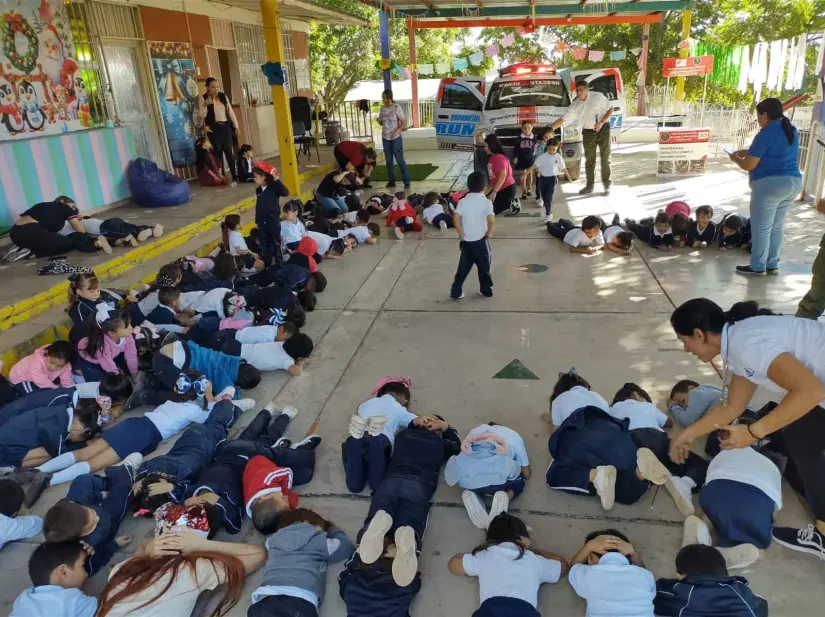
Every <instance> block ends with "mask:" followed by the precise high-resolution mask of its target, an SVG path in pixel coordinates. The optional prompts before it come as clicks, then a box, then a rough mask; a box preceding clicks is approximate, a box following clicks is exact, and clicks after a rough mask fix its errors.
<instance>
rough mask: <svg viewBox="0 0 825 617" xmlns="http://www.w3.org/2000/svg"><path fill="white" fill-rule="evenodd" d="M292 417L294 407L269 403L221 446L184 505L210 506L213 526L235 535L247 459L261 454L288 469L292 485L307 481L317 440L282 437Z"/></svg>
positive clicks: (241, 514) (240, 519)
mask: <svg viewBox="0 0 825 617" xmlns="http://www.w3.org/2000/svg"><path fill="white" fill-rule="evenodd" d="M296 415H298V410H297V409H295V408H294V407H284V408H283V409H278V408H276V407H275V404H274V402H273V401H270V402H269V403H268V404H267V405H266V407H264V408H263V409H262V410H261V411H260V412H258V415H257V416H255V418H254V419H253V420H252V422H250V423H249V426H247V427H246V428H245V429H244V430H243V432H242V433H241V434H240V435H239V436H238V438H237V439H233V440H232V441H228V442H226V443H225V444H224V445H223V446H222V447H221V449H220V453H219V454H218V457H217V458H216V459H215V460H214V462H212V464H211V465H209V467H207V468H206V470H205V471H204V472H203V473H202V474H201V476H200V477H199V478H198V479H197V481H195V482H194V483H192V484H191V485H190V486H189V489H188V490H187V492H186V496H187V499H186V502H185V503H186V505H194V504H198V503H200V504H207V505H208V506H211V507H214V508H215V511H216V515H217V516H216V524H223V526H224V528H225V529H226V531H227V532H228V533H232V534H235V533H238V532H239V531H240V530H241V526H242V525H243V519H244V516H245V508H244V499H243V474H244V469H245V468H246V463H247V462H248V461H249V460H251V459H252V458H254V457H256V456H258V455H262V456H264V457H266V458H268V459H269V460H270V461H272V462H273V463H274V464H275V465H277V466H278V467H281V468H287V469H289V470H290V471H291V472H292V482H293V485H294V486H301V485H302V484H306V483H307V482H309V481H310V480H311V479H312V474H313V473H314V471H315V448H317V447H318V445H319V444H320V443H321V438H320V437H318V436H317V435H310V436H308V437H306V438H304V439H302V440H301V441H299V442H298V443H296V444H292V443H291V442H290V440H289V439H285V438H283V434H284V432H285V431H286V429H287V426H288V425H289V423H290V422H291V421H292V420H293V419H294V418H295V416H296ZM290 446H291V447H290Z"/></svg>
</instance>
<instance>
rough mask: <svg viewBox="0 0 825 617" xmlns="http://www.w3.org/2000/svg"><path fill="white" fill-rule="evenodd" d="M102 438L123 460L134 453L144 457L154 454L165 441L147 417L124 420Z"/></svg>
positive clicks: (108, 430)
mask: <svg viewBox="0 0 825 617" xmlns="http://www.w3.org/2000/svg"><path fill="white" fill-rule="evenodd" d="M100 437H101V439H103V441H105V442H106V443H107V444H109V447H110V448H111V449H112V450H114V451H115V452H117V455H118V456H119V457H120V459H121V460H123V459H124V458H126V457H127V456H129V455H130V454H132V453H133V452H140V453H141V454H144V455H145V454H149V453H151V452H154V450H155V448H157V447H158V445H160V442H161V441H163V437H162V436H161V434H160V431H159V430H158V427H156V426H155V425H154V423H153V422H152V421H151V420H150V419H149V418H146V417H140V418H127V419H126V420H122V421H120V422H118V423H117V424H115V425H114V426H113V427H112V428H108V429H106V430H105V431H103V432H102V433H101V434H100Z"/></svg>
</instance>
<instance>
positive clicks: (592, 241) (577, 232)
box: [564, 227, 604, 246]
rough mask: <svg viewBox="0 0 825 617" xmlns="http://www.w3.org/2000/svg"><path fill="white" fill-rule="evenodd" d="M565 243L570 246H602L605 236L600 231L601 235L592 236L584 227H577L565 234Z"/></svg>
mask: <svg viewBox="0 0 825 617" xmlns="http://www.w3.org/2000/svg"><path fill="white" fill-rule="evenodd" d="M564 243H565V244H569V245H570V246H601V245H603V244H604V236H603V235H602V232H599V235H597V236H595V237H593V238H591V237H589V236H588V235H587V234H586V233H584V230H583V229H581V228H579V227H576V229H571V230H570V231H568V232H567V233H566V234H564Z"/></svg>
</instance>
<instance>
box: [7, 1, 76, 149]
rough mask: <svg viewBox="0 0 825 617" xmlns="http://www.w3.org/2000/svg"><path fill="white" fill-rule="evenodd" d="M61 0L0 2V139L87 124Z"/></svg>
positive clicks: (73, 128)
mask: <svg viewBox="0 0 825 617" xmlns="http://www.w3.org/2000/svg"><path fill="white" fill-rule="evenodd" d="M75 58H76V56H75V46H74V42H73V41H72V33H71V28H70V26H69V21H68V18H67V16H66V8H65V6H64V5H63V0H0V141H6V140H13V139H25V138H28V137H35V136H39V135H48V134H55V133H67V132H69V131H77V130H81V129H86V128H89V127H90V126H92V116H91V112H90V110H89V97H88V93H87V90H86V83H85V80H84V77H83V73H82V71H81V69H80V67H79V66H78V64H77V62H76V61H75Z"/></svg>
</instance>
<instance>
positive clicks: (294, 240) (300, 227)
mask: <svg viewBox="0 0 825 617" xmlns="http://www.w3.org/2000/svg"><path fill="white" fill-rule="evenodd" d="M300 212H301V208H300V206H299V205H298V204H297V203H295V201H288V202H287V203H286V204H284V208H283V215H282V217H281V242H283V245H284V247H285V248H286V249H287V250H288V251H290V252H292V251H294V250H295V249H296V248H298V243H299V242H300V241H301V239H303V238H304V237H306V235H307V228H306V227H304V224H303V222H301V219H299V218H298V215H299V214H300Z"/></svg>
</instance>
